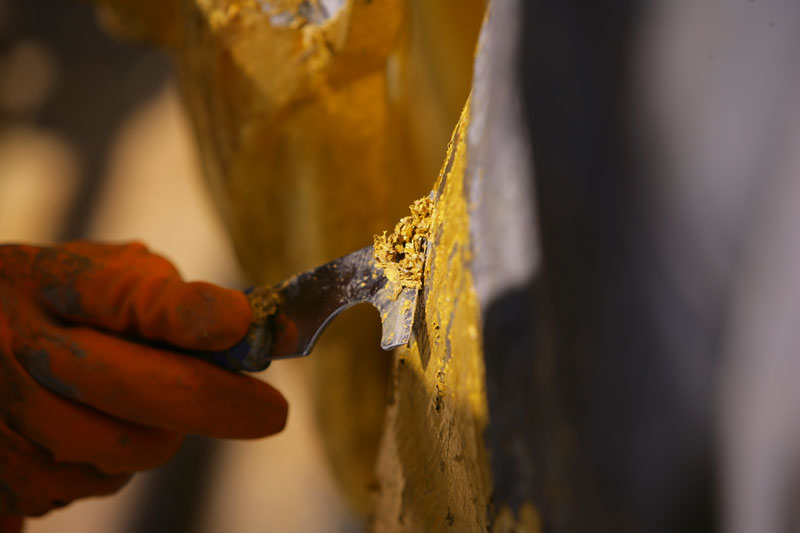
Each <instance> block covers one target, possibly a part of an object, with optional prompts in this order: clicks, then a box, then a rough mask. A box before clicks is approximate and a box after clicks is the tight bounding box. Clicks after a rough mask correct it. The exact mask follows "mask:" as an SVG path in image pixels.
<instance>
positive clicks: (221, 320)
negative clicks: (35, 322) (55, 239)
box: [36, 242, 252, 350]
mask: <svg viewBox="0 0 800 533" xmlns="http://www.w3.org/2000/svg"><path fill="white" fill-rule="evenodd" d="M43 255H44V256H46V257H47V260H46V261H42V260H39V261H36V264H37V265H38V267H37V270H38V271H46V272H47V276H48V277H49V280H48V282H47V283H44V284H42V287H41V295H42V299H43V301H44V302H45V303H46V304H47V306H48V307H49V308H50V309H51V310H52V311H53V312H55V313H56V314H58V315H60V316H61V317H63V318H65V319H68V320H70V321H73V322H79V323H82V324H86V325H91V326H95V327H99V328H103V329H107V330H109V331H113V332H116V333H124V334H128V335H133V336H137V337H142V338H144V339H148V340H154V341H159V342H165V343H168V344H172V345H174V346H178V347H180V348H184V349H187V350H224V349H226V348H229V347H230V346H232V345H233V344H235V343H236V342H238V341H239V340H240V339H241V338H242V337H244V335H245V334H246V333H247V328H248V327H249V326H250V321H251V318H252V311H251V310H250V305H249V303H248V301H247V298H246V297H245V295H244V294H242V293H240V292H239V291H232V290H228V289H223V288H221V287H217V286H215V285H211V284H209V283H203V282H192V283H186V282H183V281H182V280H181V278H180V275H179V274H178V272H177V270H176V269H175V267H174V266H173V265H172V264H171V263H170V262H169V261H167V260H166V259H164V258H163V257H161V256H158V255H156V254H152V253H150V252H149V251H148V250H147V248H145V247H144V246H143V245H141V244H139V243H133V244H127V245H99V244H93V243H86V242H76V243H68V244H65V245H62V246H59V247H55V248H50V249H42V250H41V251H39V252H38V253H37V257H40V256H43ZM49 255H52V256H53V257H52V258H51V257H49Z"/></svg>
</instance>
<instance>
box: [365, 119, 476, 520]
mask: <svg viewBox="0 0 800 533" xmlns="http://www.w3.org/2000/svg"><path fill="white" fill-rule="evenodd" d="M468 124H469V104H467V106H466V107H465V109H464V113H463V114H462V117H461V120H460V122H459V124H458V126H457V128H456V130H455V132H454V134H453V138H452V141H451V144H450V146H449V149H448V154H447V160H446V163H445V165H444V167H443V169H442V172H441V174H440V177H439V181H438V183H437V185H436V189H435V190H436V191H437V197H436V200H435V204H434V208H433V213H432V217H431V229H430V232H431V241H430V244H429V246H430V250H429V252H428V259H427V262H426V266H425V272H424V279H425V289H424V297H425V313H424V316H425V321H424V322H423V323H421V324H417V325H415V327H418V329H415V333H416V341H415V342H414V343H413V344H412V346H411V348H409V349H407V350H403V351H399V352H398V353H397V354H396V356H395V359H394V365H393V377H392V379H393V381H392V384H391V386H390V396H389V405H388V407H387V428H386V431H385V433H384V438H383V441H382V444H381V450H380V453H379V459H378V479H379V482H380V491H378V495H377V502H376V507H375V511H374V516H373V522H372V524H371V526H372V530H373V531H401V532H404V531H408V532H412V531H413V532H416V531H464V532H471V531H474V532H484V531H486V528H487V525H488V524H487V509H488V504H489V496H490V493H491V477H490V470H489V463H488V458H487V452H486V450H485V449H484V446H483V432H484V430H485V428H486V424H487V417H488V408H487V400H486V391H485V387H484V367H483V353H482V347H481V341H480V336H479V334H478V331H479V324H480V316H479V307H478V301H477V295H476V293H475V288H474V284H473V280H472V276H471V273H470V270H469V261H470V237H469V213H468V210H467V202H466V198H465V193H464V172H465V169H466V161H467V153H466V142H465V141H466V139H465V138H466V132H467V128H468Z"/></svg>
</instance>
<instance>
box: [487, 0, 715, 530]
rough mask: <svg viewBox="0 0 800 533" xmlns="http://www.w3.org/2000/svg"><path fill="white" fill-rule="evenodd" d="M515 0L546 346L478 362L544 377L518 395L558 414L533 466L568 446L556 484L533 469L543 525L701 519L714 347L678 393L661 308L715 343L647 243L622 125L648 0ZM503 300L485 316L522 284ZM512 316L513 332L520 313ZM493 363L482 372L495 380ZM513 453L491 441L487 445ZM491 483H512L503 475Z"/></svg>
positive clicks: (643, 176)
mask: <svg viewBox="0 0 800 533" xmlns="http://www.w3.org/2000/svg"><path fill="white" fill-rule="evenodd" d="M524 5H525V9H524V10H525V31H524V32H523V43H522V46H523V53H522V55H521V58H522V64H521V65H520V67H521V69H522V70H521V72H522V87H523V98H524V103H525V106H526V113H527V117H526V118H527V122H528V126H529V131H530V135H531V139H532V141H531V142H532V148H533V154H534V157H533V160H534V167H535V168H534V173H535V176H533V177H532V179H533V180H534V183H535V189H536V195H537V208H538V210H539V214H540V220H539V221H540V227H541V233H542V241H543V257H544V271H545V274H544V278H543V283H544V284H545V285H546V291H537V292H536V294H535V296H534V300H535V301H537V302H536V304H535V305H537V306H539V305H541V306H543V307H544V309H546V311H545V313H544V317H545V319H544V323H545V324H551V325H552V338H551V341H552V342H551V343H548V345H549V346H548V348H544V349H543V348H541V347H540V345H539V343H536V346H537V350H538V352H537V353H532V354H531V355H530V357H533V358H534V359H536V360H539V363H530V362H528V363H522V364H520V363H519V361H518V360H515V359H520V358H524V356H523V355H521V352H520V355H518V356H510V355H508V354H506V353H501V354H500V355H499V356H497V355H493V354H492V353H491V352H492V351H493V350H494V348H492V347H491V342H488V341H487V343H486V344H487V347H488V350H487V356H486V358H487V371H489V372H490V373H491V374H494V375H496V376H498V377H503V378H505V379H509V378H510V376H512V374H511V370H510V368H506V367H505V365H506V364H517V365H520V371H521V372H530V371H531V369H532V368H533V369H534V372H533V373H534V375H535V376H536V377H535V378H534V381H533V383H535V384H537V385H541V384H542V383H547V384H548V385H547V387H548V389H549V392H546V391H539V393H537V394H536V396H532V395H528V398H529V400H528V401H530V402H539V403H541V404H543V405H538V406H534V407H533V411H534V412H536V411H537V410H540V409H544V410H545V411H546V412H548V411H549V412H550V413H552V414H553V416H554V417H555V420H557V421H558V424H557V425H558V427H559V430H558V431H555V432H554V434H547V435H543V434H540V436H541V437H542V438H543V440H541V441H538V442H536V443H535V444H534V446H535V448H536V451H535V453H534V456H535V457H537V458H538V461H539V465H538V468H540V469H542V468H544V469H546V468H549V467H551V466H552V461H553V457H555V458H556V459H555V461H556V463H558V462H559V461H561V460H562V459H561V458H563V457H565V454H564V450H565V449H570V448H571V450H570V451H569V453H567V454H566V460H568V461H569V463H570V464H569V465H568V468H567V470H569V471H570V473H569V475H568V476H564V477H563V478H561V479H560V481H559V483H558V485H556V486H555V487H553V486H552V484H550V481H552V480H548V478H547V476H544V475H542V472H541V470H534V472H535V474H536V476H535V477H534V482H533V487H534V489H533V491H534V492H535V493H537V494H538V498H543V500H541V502H542V504H543V508H544V509H545V511H544V513H543V515H544V517H545V520H546V521H548V522H549V523H547V524H546V525H547V528H546V529H547V530H554V531H559V530H564V529H566V527H565V525H564V524H566V523H571V524H572V525H573V526H574V527H575V529H577V530H580V531H617V532H621V531H651V532H658V531H664V532H672V531H712V530H714V529H715V525H714V523H713V519H712V517H713V516H714V515H715V512H714V506H713V504H712V502H714V500H715V496H714V491H713V488H712V483H711V480H712V479H713V475H712V474H713V472H712V460H711V454H710V450H711V427H710V424H708V421H709V419H710V413H709V409H710V407H711V405H712V398H711V390H712V388H711V364H710V363H711V362H710V361H703V363H704V364H699V365H698V367H699V368H702V369H704V372H705V373H704V374H702V375H698V376H695V377H696V379H699V380H700V381H701V382H702V383H705V384H706V387H705V391H706V392H705V395H706V396H705V397H704V398H700V399H698V398H693V397H691V396H689V397H687V396H686V395H685V394H684V392H685V385H684V383H682V382H681V381H680V373H679V372H676V365H677V361H678V360H679V356H680V355H681V354H680V353H679V350H680V349H681V347H682V346H683V345H682V344H681V343H680V342H671V340H672V339H673V337H671V335H672V334H673V332H674V329H671V328H674V327H675V324H673V323H667V322H666V320H665V317H675V316H678V317H681V319H680V320H679V323H678V328H679V329H678V331H682V332H683V333H685V334H686V335H687V338H692V336H694V335H698V336H701V337H702V338H703V340H705V341H707V342H709V343H712V342H713V335H714V332H713V331H710V330H709V329H703V328H704V326H706V325H705V324H702V323H700V324H698V323H695V322H692V317H691V316H689V315H687V314H683V315H681V310H682V308H683V305H684V302H681V301H679V300H678V296H676V295H675V294H672V293H670V292H669V290H668V288H667V287H665V286H664V283H663V280H662V277H661V275H662V274H663V272H660V270H661V266H660V265H659V264H658V261H657V258H656V254H655V251H654V249H653V245H652V242H651V235H650V231H651V230H652V226H653V224H654V217H653V215H652V214H650V213H646V212H644V210H643V208H642V202H641V199H642V197H643V195H642V194H641V192H642V190H643V188H644V187H646V186H647V177H648V175H649V173H651V172H652V171H653V170H654V169H653V168H652V167H649V166H648V165H649V164H650V162H648V161H643V160H642V159H641V158H640V157H639V155H640V152H639V150H638V148H639V147H638V146H637V139H636V137H635V135H633V133H632V132H633V128H632V127H631V124H632V122H633V121H634V120H635V118H636V117H635V107H634V105H633V103H632V102H634V101H635V100H634V99H633V95H632V87H631V79H632V76H631V68H632V63H633V60H634V57H635V51H636V46H635V44H636V41H635V39H634V37H635V36H637V32H639V31H640V30H641V28H640V24H639V23H640V20H639V13H640V10H641V9H642V8H643V5H644V2H641V1H639V0H619V1H615V2H611V3H604V4H602V5H600V4H597V5H594V4H587V3H584V2H578V1H575V0H570V1H559V2H553V1H544V0H536V1H531V2H525V3H524ZM506 300H507V301H499V302H495V305H494V307H495V309H494V310H493V311H492V315H496V316H489V317H487V328H492V327H494V326H493V325H494V324H498V323H501V322H502V317H506V316H512V317H513V316H514V312H513V311H511V309H513V308H514V306H517V307H519V306H522V307H524V305H523V300H524V298H523V296H522V295H521V294H520V295H508V296H507V298H506ZM515 302H516V303H515ZM504 307H508V310H504V309H503V308H504ZM528 316H534V317H536V320H541V316H542V315H540V314H539V313H536V314H534V315H531V314H530V313H529V314H528ZM504 327H505V326H504ZM515 327H516V329H518V330H520V331H521V330H522V328H523V324H522V322H519V324H517V326H515ZM541 327H542V326H541V324H540V322H537V323H536V328H537V329H539V328H541ZM502 330H503V328H499V331H501V332H502ZM486 334H487V336H489V337H493V338H497V337H498V336H502V334H498V333H496V332H492V331H487V332H486ZM547 335H548V333H545V337H546V336H547ZM521 343H522V345H524V346H529V345H530V340H529V339H524V340H522V341H521ZM701 344H702V343H701ZM514 350H516V348H514ZM520 350H521V348H520ZM548 352H549V353H548ZM712 353H713V352H712V351H706V352H702V351H698V353H697V356H698V357H699V358H704V357H705V358H709V357H711V356H712V355H711V354H712ZM494 357H498V358H499V360H498V361H493V360H492V359H493V358H494ZM543 358H544V359H546V360H547V362H546V363H543V362H542V361H541V360H542V359H543ZM503 360H505V361H509V362H511V361H513V363H503V362H502V361H503ZM540 364H543V365H544V367H543V368H542V369H537V366H538V365H540ZM537 373H539V375H537ZM498 377H491V378H490V379H492V380H493V381H495V382H497V383H502V379H498ZM495 387H496V385H495ZM523 392H524V391H523ZM539 394H543V395H544V398H542V397H540V396H539ZM494 395H495V396H496V394H494ZM698 400H699V401H698ZM494 401H495V403H497V401H498V400H496V399H495V400H494ZM490 403H491V396H490ZM548 405H553V406H557V409H555V410H550V408H549V407H547V406H548ZM517 407H518V408H519V409H523V410H522V411H519V412H520V413H523V412H525V411H524V407H523V406H522V405H519V406H517ZM492 409H493V411H492V412H493V413H494V409H495V408H494V406H493V407H492ZM529 409H530V407H529ZM521 416H522V417H523V418H524V416H525V415H521ZM537 422H539V421H538V420H537ZM545 427H547V425H546V424H545ZM561 437H565V438H566V440H564V439H562V438H561ZM527 445H530V442H528V443H527ZM497 446H498V445H497V444H495V445H494V446H493V447H494V448H497ZM494 457H497V459H494ZM511 457H513V455H508V454H505V455H504V454H502V453H500V454H494V455H493V460H498V461H504V460H509V461H510V460H511ZM533 464H534V465H536V463H533ZM498 489H499V490H509V489H507V488H505V484H503V483H501V484H499V485H498ZM512 490H513V485H512ZM520 490H521V489H520ZM554 491H555V492H554ZM554 493H556V494H566V495H568V496H567V498H568V500H569V501H568V506H569V507H568V508H565V509H563V511H559V512H557V513H556V514H555V515H552V516H561V515H563V513H566V515H568V516H569V517H570V518H569V520H567V522H561V521H553V522H550V521H551V520H552V518H551V515H550V510H549V507H550V506H551V505H556V504H555V503H554V500H553V499H552V496H549V495H552V494H554ZM513 498H519V496H512V501H513ZM559 513H561V514H559Z"/></svg>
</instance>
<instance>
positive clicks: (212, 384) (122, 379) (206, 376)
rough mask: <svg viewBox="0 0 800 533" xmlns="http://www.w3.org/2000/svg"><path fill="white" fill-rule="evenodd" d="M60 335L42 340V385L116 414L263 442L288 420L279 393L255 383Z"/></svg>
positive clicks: (107, 341) (154, 353)
mask: <svg viewBox="0 0 800 533" xmlns="http://www.w3.org/2000/svg"><path fill="white" fill-rule="evenodd" d="M53 333H55V335H50V336H47V338H43V339H40V340H39V342H40V343H41V345H40V346H39V348H40V349H41V350H42V351H45V352H46V353H47V354H48V356H49V361H48V365H47V368H45V369H44V371H46V372H47V373H49V374H47V375H43V374H44V371H43V370H41V369H40V370H37V371H34V372H33V373H34V375H36V374H39V375H36V377H37V380H39V381H40V382H41V383H42V384H44V385H45V386H50V387H53V386H56V387H59V388H61V389H63V390H65V391H67V394H69V395H71V396H72V397H73V398H74V399H76V400H77V401H80V402H82V403H85V404H87V405H90V406H92V407H94V408H96V409H98V410H100V411H103V412H105V413H108V414H110V415H112V416H115V417H118V418H122V419H124V420H131V421H134V422H137V423H140V424H144V425H146V426H153V427H159V428H164V429H168V430H174V431H180V432H187V433H198V434H204V435H208V436H212V437H220V438H257V437H263V436H266V435H271V434H273V433H277V432H278V431H280V430H281V429H283V427H284V424H285V422H286V411H287V405H286V400H285V399H284V398H283V396H282V395H281V394H280V392H278V391H277V390H275V389H274V388H272V387H271V386H270V385H268V384H266V383H264V382H262V381H259V380H257V379H254V378H252V377H249V376H244V375H241V374H234V373H232V372H228V371H225V370H222V369H220V368H217V367H215V366H213V365H211V364H209V363H206V362H204V361H200V360H198V359H193V358H191V357H187V356H186V355H184V354H179V353H174V352H170V351H166V350H161V349H158V348H153V347H150V346H144V345H141V344H137V343H133V342H127V341H125V340H122V339H120V338H118V337H112V336H110V335H105V334H103V333H101V332H98V331H96V330H93V329H90V328H82V327H75V328H54V330H53ZM65 338H68V339H70V341H71V343H74V346H77V347H79V351H78V352H76V351H75V348H74V346H71V345H69V344H68V343H66V342H64V341H63V339H65ZM59 339H61V340H59ZM76 353H78V354H79V355H78V356H76ZM54 384H55V385H54Z"/></svg>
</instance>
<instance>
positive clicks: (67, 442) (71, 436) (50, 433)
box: [6, 384, 183, 474]
mask: <svg viewBox="0 0 800 533" xmlns="http://www.w3.org/2000/svg"><path fill="white" fill-rule="evenodd" d="M31 389H32V390H31V392H29V393H27V394H26V398H25V400H24V401H23V402H20V403H17V404H14V405H12V406H9V407H7V408H6V411H7V415H6V416H7V417H8V418H9V420H10V421H11V422H12V423H13V425H14V427H15V428H16V429H17V430H18V431H19V432H21V433H22V434H24V435H25V436H26V437H28V438H29V439H31V440H32V441H34V442H36V444H38V445H39V446H41V447H43V448H45V449H47V450H48V451H50V453H52V455H53V457H54V459H55V460H56V461H59V462H70V463H87V464H91V465H94V466H95V467H97V469H99V470H100V471H102V472H106V473H111V474H117V473H131V472H136V471H139V470H148V469H151V468H155V467H157V466H160V465H162V464H164V463H166V462H167V461H168V460H169V459H170V458H172V456H173V455H175V453H176V452H177V451H178V449H179V448H180V446H181V443H182V442H183V435H182V434H180V433H176V432H173V431H167V430H164V429H158V428H152V427H145V426H141V425H139V424H135V423H131V422H126V421H123V420H118V419H116V418H113V417H110V416H108V415H106V414H104V413H100V412H98V411H95V410H94V409H91V408H88V407H86V406H83V405H80V404H77V403H74V402H70V401H68V400H65V399H63V398H61V397H59V396H58V395H56V394H53V393H52V392H50V391H48V390H46V389H44V388H42V387H40V386H39V385H38V384H35V386H34V387H31Z"/></svg>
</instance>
